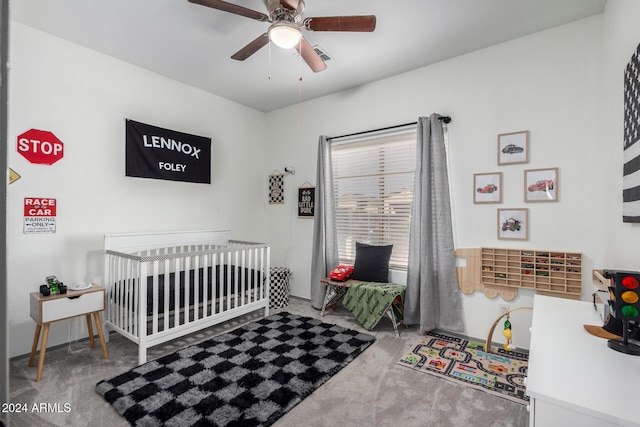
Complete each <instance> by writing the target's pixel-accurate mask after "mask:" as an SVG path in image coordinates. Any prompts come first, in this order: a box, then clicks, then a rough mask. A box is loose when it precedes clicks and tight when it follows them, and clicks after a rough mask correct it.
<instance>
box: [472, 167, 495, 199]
mask: <svg viewBox="0 0 640 427" xmlns="http://www.w3.org/2000/svg"><path fill="white" fill-rule="evenodd" d="M501 202H502V172H489V173H474V174H473V203H501Z"/></svg>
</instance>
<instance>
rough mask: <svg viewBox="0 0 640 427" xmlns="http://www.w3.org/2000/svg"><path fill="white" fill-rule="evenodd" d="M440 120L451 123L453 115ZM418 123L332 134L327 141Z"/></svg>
mask: <svg viewBox="0 0 640 427" xmlns="http://www.w3.org/2000/svg"><path fill="white" fill-rule="evenodd" d="M438 120H442V121H443V122H444V123H445V124H446V123H451V117H449V116H442V117H438ZM417 124H418V122H409V123H404V124H401V125H394V126H387V127H384V128H379V129H373V130H365V131H362V132H355V133H349V134H347V135H340V136H332V137H331V138H327V141H331V140H332V139H339V138H347V137H349V136H358V135H364V134H367V133H374V132H382V131H383V130H389V129H396V128H403V127H405V126H411V125H417Z"/></svg>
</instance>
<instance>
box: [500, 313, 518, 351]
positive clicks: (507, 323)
mask: <svg viewBox="0 0 640 427" xmlns="http://www.w3.org/2000/svg"><path fill="white" fill-rule="evenodd" d="M502 335H504V337H505V338H506V339H507V342H505V343H504V344H503V345H502V347H503V348H504V349H505V350H507V351H511V350H514V349H515V347H514V345H513V343H512V342H511V339H512V338H513V333H512V332H511V321H510V320H509V313H507V314H506V319H505V320H504V329H503V331H502Z"/></svg>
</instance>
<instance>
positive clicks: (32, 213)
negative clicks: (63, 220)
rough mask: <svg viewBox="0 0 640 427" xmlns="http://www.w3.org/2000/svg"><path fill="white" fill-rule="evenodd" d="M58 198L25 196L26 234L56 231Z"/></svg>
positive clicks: (24, 229)
mask: <svg viewBox="0 0 640 427" xmlns="http://www.w3.org/2000/svg"><path fill="white" fill-rule="evenodd" d="M56 204H57V203H56V199H50V198H46V197H25V198H24V228H23V231H24V234H43V233H55V232H56Z"/></svg>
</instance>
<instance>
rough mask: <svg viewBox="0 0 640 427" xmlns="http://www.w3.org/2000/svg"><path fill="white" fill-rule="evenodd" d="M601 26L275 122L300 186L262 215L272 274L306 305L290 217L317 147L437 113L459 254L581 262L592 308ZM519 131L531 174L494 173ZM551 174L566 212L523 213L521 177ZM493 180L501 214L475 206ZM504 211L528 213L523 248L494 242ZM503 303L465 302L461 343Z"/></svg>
mask: <svg viewBox="0 0 640 427" xmlns="http://www.w3.org/2000/svg"><path fill="white" fill-rule="evenodd" d="M602 19H603V18H602V16H601V15H600V16H596V17H592V18H589V19H586V20H582V21H578V22H575V23H572V24H569V25H565V26H562V27H558V28H555V29H551V30H548V31H545V32H541V33H538V34H534V35H531V36H528V37H523V38H520V39H517V40H514V41H511V42H508V43H504V44H501V45H497V46H494V47H491V48H487V49H483V50H481V51H477V52H475V53H472V54H469V55H465V56H461V57H458V58H455V59H452V60H449V61H445V62H441V63H438V64H436V65H433V66H429V67H425V68H421V69H418V70H415V71H412V72H409V73H406V74H403V75H399V76H395V77H391V78H388V79H386V80H382V81H379V82H376V83H373V84H369V85H366V86H363V87H360V88H357V89H354V90H351V91H346V92H342V93H339V94H336V95H331V96H327V97H324V98H321V99H317V100H315V101H310V102H306V103H304V104H302V105H301V106H295V107H291V108H286V109H282V110H279V111H274V112H271V113H269V114H268V118H269V124H270V128H269V135H270V138H269V140H270V141H271V146H272V148H273V151H272V154H273V156H274V158H280V159H282V162H283V163H284V164H292V165H294V166H295V167H296V174H295V175H294V176H289V177H288V178H287V180H288V182H287V184H288V187H287V192H288V193H290V195H289V198H288V199H287V202H286V204H285V205H284V206H279V207H277V208H272V207H271V206H270V207H268V209H267V213H268V218H269V219H268V222H269V223H270V224H273V226H272V227H270V228H271V229H272V230H273V231H274V233H273V235H272V236H271V237H270V239H269V240H270V241H271V242H272V243H274V247H277V248H279V250H277V251H274V253H273V259H272V264H273V265H278V264H279V263H282V264H284V265H288V266H289V267H290V268H291V269H292V270H293V272H294V275H293V278H292V290H291V292H292V294H294V295H298V296H301V297H306V298H308V297H309V295H310V291H309V289H310V287H309V286H310V284H309V280H310V271H309V270H310V267H309V266H310V256H311V245H312V229H313V225H312V221H309V220H305V219H298V218H297V217H296V216H295V212H296V211H295V198H296V194H295V189H296V187H298V186H299V185H301V184H303V183H304V182H305V181H309V182H311V183H314V184H315V169H316V149H317V148H316V147H317V140H318V136H319V135H321V134H325V135H328V136H336V135H341V134H345V133H351V132H357V131H363V130H367V129H375V128H378V127H383V126H388V125H393V124H400V123H406V122H410V121H415V120H416V118H417V117H418V116H426V115H430V114H431V113H434V112H437V113H440V114H446V115H451V116H452V118H453V122H452V123H451V124H450V125H449V139H450V147H451V149H450V150H451V151H450V154H451V175H452V193H453V206H454V211H455V218H454V222H455V232H456V242H455V243H456V247H459V248H469V247H481V246H487V247H493V246H496V247H506V248H531V249H540V250H544V249H548V250H557V251H562V250H566V251H576V252H582V253H584V257H585V262H584V272H585V273H584V280H583V281H584V283H583V288H584V291H583V295H584V297H585V298H586V296H587V295H588V294H590V289H591V269H592V268H593V267H594V265H595V266H599V267H601V266H602V265H603V250H602V246H603V239H604V233H603V230H602V227H600V226H599V224H602V223H603V220H604V218H603V209H602V208H600V203H599V200H598V199H599V198H600V197H601V195H602V194H603V193H604V192H605V187H604V183H603V181H602V179H598V176H599V173H600V172H601V170H602V162H601V160H602V159H601V154H602V150H601V148H600V147H601V141H600V134H601V118H600V114H601V109H600V104H601V100H600V91H599V88H600V80H601V67H600V66H601V62H602V49H601V40H602ZM329 68H330V67H329ZM325 72H331V71H330V70H329V69H328V70H327V71H325ZM298 108H301V112H302V119H301V120H300V121H299V122H297V123H296V122H294V121H293V120H292V122H293V124H292V126H291V128H287V129H283V128H282V127H280V126H278V124H279V123H282V122H283V121H286V120H287V118H289V117H297V116H298V111H297V109H298ZM524 129H528V130H529V131H530V150H531V151H530V161H529V163H528V164H525V165H509V166H498V165H497V160H496V158H497V154H496V144H497V143H496V136H497V134H499V133H504V132H510V131H518V130H524ZM546 167H558V168H559V169H560V179H559V201H558V202H557V203H524V199H523V186H524V184H523V174H524V172H523V170H524V169H534V168H546ZM493 171H502V172H503V173H504V189H505V193H504V195H503V203H502V204H501V205H474V204H473V189H472V186H473V184H472V180H473V174H474V173H478V172H493ZM499 207H500V208H529V217H530V238H529V240H528V241H524V242H523V241H504V240H498V239H497V236H496V234H497V232H496V223H497V220H496V209H497V208H499ZM596 224H597V225H596ZM594 225H595V226H594ZM499 302H502V300H501V299H500V298H497V299H496V300H490V299H488V298H487V297H485V296H484V295H482V294H474V295H472V296H464V297H463V304H464V323H465V325H466V333H468V334H469V335H471V336H474V337H479V338H482V337H486V334H487V333H488V330H489V328H490V326H491V324H492V323H493V321H494V320H495V319H496V317H497V316H498V306H497V305H498V303H499ZM509 304H511V306H512V307H517V306H531V305H532V293H531V291H526V290H524V291H520V294H519V296H518V297H517V298H516V300H514V301H512V302H510V303H509ZM527 316H529V317H530V315H524V316H520V315H518V317H515V318H514V319H513V320H514V321H513V323H514V334H515V343H516V345H521V346H528V337H529V335H528V326H529V325H528V324H527V322H529V319H527ZM520 317H523V318H522V319H520ZM516 328H520V329H516ZM497 335H498V336H499V335H500V334H499V333H498V334H497Z"/></svg>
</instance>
